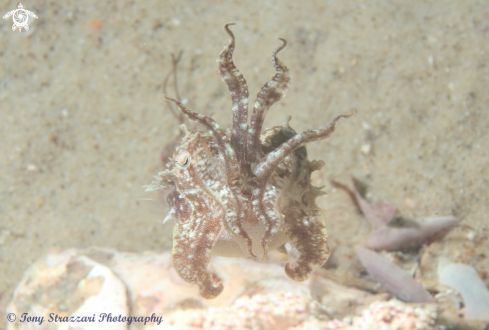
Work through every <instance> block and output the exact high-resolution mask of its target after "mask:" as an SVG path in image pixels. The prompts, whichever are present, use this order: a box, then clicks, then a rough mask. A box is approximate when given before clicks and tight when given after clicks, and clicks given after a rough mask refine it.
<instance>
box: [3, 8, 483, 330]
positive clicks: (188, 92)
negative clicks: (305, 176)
mask: <svg viewBox="0 0 489 330" xmlns="http://www.w3.org/2000/svg"><path fill="white" fill-rule="evenodd" d="M17 4H18V3H17V2H13V1H7V2H3V3H2V4H1V5H0V9H1V12H2V13H6V12H8V11H10V10H12V9H15V8H16V7H17ZM23 4H24V6H25V8H26V9H28V10H31V11H33V12H35V13H36V15H37V16H38V17H39V18H38V19H33V18H31V19H30V20H29V23H30V30H29V31H28V32H22V33H19V32H18V31H17V32H12V30H11V26H12V21H11V19H9V20H2V21H1V22H0V23H1V24H0V126H1V131H0V132H1V133H0V138H1V142H0V310H2V311H3V310H4V309H5V306H6V305H7V303H8V301H9V300H10V299H11V295H12V292H13V290H14V288H15V286H16V284H17V283H18V282H19V280H20V279H21V276H22V274H23V272H24V270H25V269H26V268H27V267H28V266H29V265H30V264H31V263H33V262H34V261H35V260H36V259H38V258H39V257H41V256H42V255H45V254H46V253H48V252H49V251H52V250H54V249H56V250H61V249H67V248H71V247H76V248H84V247H89V246H101V247H110V248H116V249H120V250H125V251H144V250H153V251H164V250H168V249H169V248H170V247H171V224H165V225H162V224H161V222H162V219H163V218H164V216H165V214H164V210H154V209H153V207H152V206H151V205H148V204H149V203H144V202H138V198H143V199H144V198H152V196H149V195H148V193H145V192H144V189H142V188H141V187H142V186H143V185H145V184H148V183H149V182H151V180H152V176H153V175H155V174H156V173H158V171H160V170H161V169H162V168H163V165H162V164H161V161H160V152H161V151H162V149H163V147H164V146H165V145H166V144H167V143H169V142H170V141H172V140H173V139H174V137H175V131H176V129H177V125H176V124H177V122H176V120H175V118H174V117H173V116H172V115H171V114H170V113H169V112H168V109H167V108H166V106H165V101H164V98H163V93H162V83H163V79H164V77H165V75H166V74H167V73H168V72H169V71H170V69H171V54H177V53H178V52H179V51H180V50H183V51H184V56H183V58H182V61H181V63H180V66H179V70H180V71H179V72H180V76H179V77H180V93H181V95H182V97H184V98H186V99H188V107H189V108H192V109H194V110H196V111H200V112H202V113H205V114H208V115H212V116H213V117H214V118H215V119H216V120H217V121H218V122H219V123H221V124H222V125H223V126H227V127H228V126H229V125H230V122H231V105H230V104H231V103H230V98H229V95H228V92H227V88H226V86H225V84H223V83H222V82H221V79H220V77H219V75H218V72H217V66H216V63H215V59H216V58H217V56H218V54H219V53H220V52H221V50H222V49H223V47H224V45H226V44H227V42H228V36H227V35H226V33H225V32H224V31H223V28H222V27H223V25H224V23H227V22H233V21H234V22H236V23H238V24H237V26H235V27H234V28H233V31H234V32H235V35H236V38H237V47H236V51H235V56H234V58H235V63H236V65H237V66H238V68H239V69H240V70H241V72H242V73H243V74H244V76H245V77H246V79H247V81H248V85H249V87H250V94H251V95H252V96H253V95H255V93H256V92H257V91H258V89H259V88H260V86H261V85H262V84H263V83H264V82H266V81H267V80H268V79H269V78H270V77H271V76H272V75H273V73H274V71H273V67H272V66H271V64H270V55H271V53H272V51H273V50H274V49H275V48H276V47H277V46H278V45H280V42H279V41H278V40H277V38H279V37H282V38H286V39H287V40H288V42H289V45H288V47H287V49H286V50H285V51H284V52H282V53H281V54H280V57H281V59H282V60H283V61H284V63H286V65H287V66H288V67H289V68H290V70H291V72H292V76H293V80H292V86H291V88H290V90H289V91H288V93H287V97H286V98H285V99H283V100H282V101H280V102H279V103H278V104H276V105H275V106H274V107H273V108H272V109H271V110H270V111H269V115H268V117H267V120H266V122H265V126H267V127H268V126H271V125H275V124H277V123H280V122H282V121H283V120H284V118H285V117H286V116H287V115H291V116H292V117H293V119H292V122H291V126H292V127H294V128H295V129H296V130H298V131H300V130H304V129H307V128H319V127H324V126H326V125H327V123H329V121H330V120H331V118H332V117H333V116H335V115H337V114H340V113H348V112H350V111H351V109H352V108H355V109H356V110H357V115H356V116H355V117H354V118H352V119H349V120H347V121H342V122H340V123H339V124H338V126H337V129H336V132H335V134H334V135H333V136H332V137H331V138H329V139H328V140H326V141H319V142H315V143H312V144H310V145H309V146H308V151H309V158H310V159H322V160H324V161H325V163H326V166H325V167H324V168H323V169H322V171H321V172H320V173H315V176H314V182H313V183H314V184H315V185H326V187H325V191H327V192H328V195H327V196H325V197H321V198H320V199H319V205H320V206H321V207H323V208H324V209H325V210H326V212H327V215H328V217H327V218H328V220H327V226H328V233H329V235H330V241H331V246H332V248H333V250H334V251H335V252H334V262H335V263H336V269H337V272H338V273H339V274H343V273H348V271H349V270H350V269H351V268H352V267H353V265H354V264H355V262H356V261H354V254H353V250H352V249H351V247H352V246H353V245H355V244H362V242H363V241H364V239H365V235H366V233H367V232H368V231H369V227H368V224H367V223H366V222H365V221H364V220H363V219H361V218H360V216H359V215H358V214H357V213H356V212H355V209H354V207H353V205H352V203H351V201H350V200H349V199H348V196H347V195H346V194H344V193H343V192H341V191H336V190H335V189H333V188H332V187H331V184H330V183H329V179H331V178H334V179H336V180H339V181H343V182H347V180H348V179H349V176H350V175H352V174H353V175H355V176H356V177H358V178H360V179H362V180H364V181H366V182H367V183H368V185H369V188H370V191H371V196H370V197H371V198H372V199H374V200H375V199H383V200H389V201H392V202H394V203H395V204H396V205H397V206H398V208H399V212H400V213H401V214H402V215H403V216H405V217H413V218H415V217H423V216H429V215H449V214H453V213H455V214H456V215H458V216H461V217H463V222H462V223H463V224H465V225H468V226H470V227H471V228H473V230H467V229H463V228H456V229H455V230H453V231H452V232H451V233H450V234H449V235H448V236H447V237H445V238H444V240H443V241H442V242H438V243H437V244H436V245H434V246H432V247H429V248H428V249H429V253H430V254H431V255H433V256H435V257H436V256H438V255H442V254H445V253H446V254H450V257H452V259H453V261H457V262H463V263H467V264H470V265H472V266H474V267H476V269H477V270H478V272H479V274H480V275H481V277H482V278H483V279H484V280H485V282H486V284H487V283H489V259H488V257H489V243H488V242H489V241H488V239H487V235H489V219H488V217H487V205H488V191H489V188H488V187H489V167H488V164H489V133H488V131H489V109H488V107H489V93H488V92H487V86H488V84H489V67H488V62H489V43H488V42H487V41H488V40H489V6H488V5H487V3H486V2H485V1H474V0H471V1H443V2H440V1H378V0H377V1H339V0H336V1H246V2H245V1H242V2H241V1H214V2H213V1H146V2H144V3H143V2H136V1H117V2H111V3H101V2H99V1H93V0H90V1H83V2H81V1H66V2H63V3H60V2H53V1H38V0H36V1H35V2H34V1H30V2H24V3H23ZM2 15H3V14H2ZM474 242H475V243H474ZM2 324H5V314H4V313H3V312H2V313H0V328H2Z"/></svg>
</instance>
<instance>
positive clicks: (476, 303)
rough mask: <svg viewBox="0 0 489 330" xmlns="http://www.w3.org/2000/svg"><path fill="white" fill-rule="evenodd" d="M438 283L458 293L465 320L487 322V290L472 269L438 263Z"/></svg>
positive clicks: (488, 308) (488, 318)
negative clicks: (461, 299) (462, 305)
mask: <svg viewBox="0 0 489 330" xmlns="http://www.w3.org/2000/svg"><path fill="white" fill-rule="evenodd" d="M438 278H439V280H440V283H441V284H443V285H446V286H449V287H451V288H452V289H454V290H456V291H458V292H459V293H460V294H461V295H462V298H463V300H464V304H465V319H467V320H472V321H489V290H488V289H487V287H486V285H485V283H484V281H482V280H481V278H480V277H479V275H478V274H477V271H476V270H475V269H474V267H471V266H469V265H465V264H455V263H446V262H440V263H439V265H438Z"/></svg>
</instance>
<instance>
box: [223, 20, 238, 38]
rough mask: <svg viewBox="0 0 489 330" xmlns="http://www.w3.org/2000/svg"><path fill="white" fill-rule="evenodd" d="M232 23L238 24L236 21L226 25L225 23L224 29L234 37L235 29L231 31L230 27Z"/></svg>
mask: <svg viewBox="0 0 489 330" xmlns="http://www.w3.org/2000/svg"><path fill="white" fill-rule="evenodd" d="M232 25H236V23H234V22H233V23H227V24H226V25H224V30H226V32H227V33H228V34H229V36H230V37H231V38H233V39H234V34H233V31H231V29H230V28H229V27H230V26H232Z"/></svg>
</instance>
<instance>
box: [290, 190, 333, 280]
mask: <svg viewBox="0 0 489 330" xmlns="http://www.w3.org/2000/svg"><path fill="white" fill-rule="evenodd" d="M284 215H285V228H284V231H285V234H286V235H287V237H288V238H289V239H290V243H291V244H292V246H293V247H294V248H295V249H297V250H298V251H299V253H300V257H299V258H298V259H297V260H296V262H295V264H291V263H290V262H289V263H287V264H286V265H285V273H286V274H287V276H289V277H290V278H291V279H293V280H294V281H299V282H300V281H305V280H307V279H308V278H309V277H310V276H311V274H312V272H314V271H315V270H316V269H318V268H319V267H321V266H322V265H323V264H324V263H325V262H326V261H327V260H328V258H329V255H330V254H331V250H330V248H329V246H328V234H327V232H326V226H325V223H324V215H323V213H322V212H321V211H320V210H318V209H311V208H308V207H306V206H304V205H302V204H300V203H299V202H297V201H294V200H290V202H289V203H288V206H287V207H286V209H285V210H284Z"/></svg>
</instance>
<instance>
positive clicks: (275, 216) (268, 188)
mask: <svg viewBox="0 0 489 330" xmlns="http://www.w3.org/2000/svg"><path fill="white" fill-rule="evenodd" d="M279 197H280V191H279V190H278V189H277V188H276V187H274V186H272V185H270V184H268V185H267V182H266V181H265V180H261V181H260V182H259V184H258V186H257V187H255V188H254V189H253V191H252V196H251V207H252V210H253V213H254V214H255V216H256V218H257V219H258V221H259V222H260V223H261V224H264V225H265V234H264V236H263V237H262V239H261V242H260V244H261V246H262V248H263V257H262V258H261V260H262V261H263V260H264V259H265V258H266V256H267V254H268V242H269V241H270V239H271V238H272V237H273V236H274V235H275V234H277V233H278V230H279V228H282V226H283V222H284V221H283V216H282V215H281V214H279V213H278V212H277V208H276V205H277V202H278V199H279Z"/></svg>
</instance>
